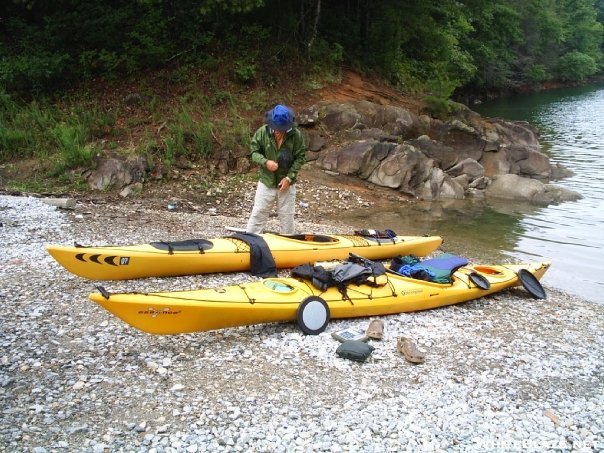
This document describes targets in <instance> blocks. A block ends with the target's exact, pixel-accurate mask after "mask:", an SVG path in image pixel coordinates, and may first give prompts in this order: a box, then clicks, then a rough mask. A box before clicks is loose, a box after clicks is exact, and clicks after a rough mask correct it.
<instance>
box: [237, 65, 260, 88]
mask: <svg viewBox="0 0 604 453" xmlns="http://www.w3.org/2000/svg"><path fill="white" fill-rule="evenodd" d="M235 75H236V76H237V80H239V81H240V82H241V83H244V84H251V83H252V82H253V81H254V80H256V65H255V64H254V63H250V62H244V61H237V62H236V63H235Z"/></svg>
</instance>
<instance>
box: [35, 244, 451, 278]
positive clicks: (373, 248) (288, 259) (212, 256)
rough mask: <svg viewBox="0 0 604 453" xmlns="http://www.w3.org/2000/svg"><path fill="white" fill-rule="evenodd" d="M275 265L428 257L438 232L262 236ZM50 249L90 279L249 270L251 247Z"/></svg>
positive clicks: (50, 246) (54, 254) (62, 247)
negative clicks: (389, 235) (351, 258)
mask: <svg viewBox="0 0 604 453" xmlns="http://www.w3.org/2000/svg"><path fill="white" fill-rule="evenodd" d="M260 236H261V237H262V238H263V239H264V240H265V242H266V244H267V246H268V248H269V249H270V251H271V253H272V256H273V259H274V261H275V265H276V266H277V268H280V269H281V268H290V267H295V266H298V265H299V264H304V263H309V262H315V261H326V260H334V259H341V260H343V259H346V258H347V257H348V255H349V253H351V252H353V253H355V254H357V255H360V256H362V257H364V258H368V259H372V260H382V259H387V258H392V257H394V256H397V255H415V256H426V255H429V254H430V253H432V252H434V251H435V250H436V249H437V248H438V247H439V246H440V245H441V244H442V241H443V240H442V238H441V237H440V236H395V237H393V238H389V239H383V238H372V237H365V236H357V235H322V234H299V235H279V234H272V233H266V234H261V235H260ZM46 249H47V250H48V253H50V254H51V255H52V257H53V258H54V259H55V260H57V262H58V263H59V264H60V265H61V266H63V267H64V268H65V269H67V270H68V271H69V272H71V273H73V274H76V275H79V276H80V277H84V278H88V279H91V280H128V279H134V278H144V277H175V276H178V275H195V274H207V273H212V272H241V271H247V270H249V269H250V246H249V245H248V244H247V243H245V242H244V241H242V240H240V239H236V238H233V237H223V238H218V239H210V240H208V239H196V240H189V241H179V242H152V243H149V244H142V245H131V246H97V247H95V246H93V247H84V246H61V245H49V246H47V247H46Z"/></svg>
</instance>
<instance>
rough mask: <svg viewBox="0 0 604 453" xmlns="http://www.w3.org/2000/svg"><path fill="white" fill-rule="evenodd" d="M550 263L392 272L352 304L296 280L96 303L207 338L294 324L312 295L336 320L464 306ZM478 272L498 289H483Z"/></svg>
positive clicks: (144, 326)
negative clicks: (475, 277) (445, 278)
mask: <svg viewBox="0 0 604 453" xmlns="http://www.w3.org/2000/svg"><path fill="white" fill-rule="evenodd" d="M549 266H550V264H549V263H548V262H534V263H528V264H521V265H471V266H465V267H463V268H461V269H459V270H458V271H456V272H455V273H454V274H453V279H452V283H451V284H440V283H432V282H426V281H423V280H416V279H412V278H407V277H403V276H399V275H394V274H392V273H388V274H387V276H388V283H387V284H386V285H384V286H381V287H377V288H376V287H371V286H368V285H359V286H357V285H351V286H349V287H348V291H347V292H348V297H349V298H350V300H349V299H345V298H343V296H342V294H341V293H340V292H339V291H338V290H337V289H336V288H329V289H327V290H326V291H324V292H321V291H320V290H319V289H317V288H315V287H313V286H312V285H311V284H310V283H309V282H307V281H304V280H298V279H295V278H267V279H263V280H260V281H254V282H250V283H246V284H243V285H231V286H225V287H221V288H214V289H200V290H194V291H177V292H160V293H146V294H141V293H119V294H117V293H116V294H109V295H108V297H105V296H107V294H106V295H105V296H103V295H102V294H101V293H93V294H91V295H90V299H91V300H93V301H94V302H96V303H97V304H99V305H100V306H102V307H103V308H105V309H106V310H107V311H109V312H110V313H112V314H113V315H115V316H117V317H118V318H120V319H122V320H123V321H124V322H126V323H128V324H130V325H131V326H133V327H135V328H137V329H139V330H142V331H143V332H147V333H152V334H179V333H190V332H200V331H208V330H215V329H222V328H227V327H236V326H245V325H252V324H262V323H272V322H290V321H294V320H295V319H296V314H297V310H298V307H299V306H300V304H301V303H302V301H303V300H305V299H306V298H307V297H309V296H319V297H321V298H322V299H323V300H325V302H326V303H327V305H328V306H329V310H330V315H331V318H332V319H338V318H354V317H366V316H379V315H389V314H394V313H402V312H412V311H419V310H427V309H431V308H437V307H442V306H446V305H452V304H457V303H460V302H465V301H468V300H472V299H476V298H479V297H482V296H485V295H488V294H492V293H496V292H499V291H502V290H504V289H506V288H510V287H513V286H518V285H520V284H521V282H520V280H519V278H518V275H517V273H518V272H519V271H520V270H521V269H527V270H528V271H529V272H530V273H531V274H533V275H534V276H535V277H536V278H537V279H541V277H542V276H543V274H544V273H545V272H546V271H547V269H548V268H549ZM473 272H475V273H478V274H480V275H481V276H483V277H484V278H486V279H487V280H488V281H489V283H490V288H489V289H486V290H485V289H480V288H478V287H477V286H476V285H475V284H474V283H473V282H472V281H471V279H470V274H471V273H473Z"/></svg>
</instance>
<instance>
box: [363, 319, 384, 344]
mask: <svg viewBox="0 0 604 453" xmlns="http://www.w3.org/2000/svg"><path fill="white" fill-rule="evenodd" d="M365 335H367V336H368V337H369V338H372V339H374V340H381V339H382V338H384V321H382V320H381V319H372V320H371V322H370V323H369V327H367V332H365Z"/></svg>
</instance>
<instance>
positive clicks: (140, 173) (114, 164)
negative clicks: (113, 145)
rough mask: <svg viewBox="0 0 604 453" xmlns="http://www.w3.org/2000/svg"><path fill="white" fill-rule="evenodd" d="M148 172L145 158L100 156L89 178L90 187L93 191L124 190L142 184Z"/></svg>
mask: <svg viewBox="0 0 604 453" xmlns="http://www.w3.org/2000/svg"><path fill="white" fill-rule="evenodd" d="M146 171H147V160H146V159H145V158H144V157H143V156H135V157H122V156H117V155H115V156H100V157H99V158H98V159H97V162H96V169H95V170H94V171H92V172H91V173H90V174H89V175H88V177H87V181H88V186H89V187H90V188H91V189H93V190H109V189H122V188H124V187H126V186H128V185H130V184H133V183H137V182H142V181H143V179H144V176H145V173H146Z"/></svg>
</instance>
